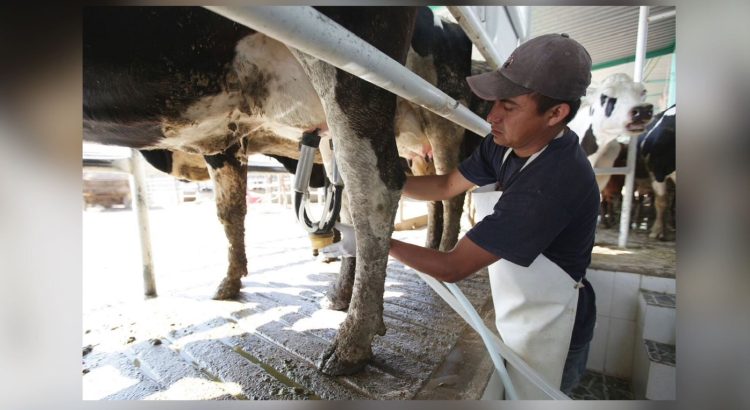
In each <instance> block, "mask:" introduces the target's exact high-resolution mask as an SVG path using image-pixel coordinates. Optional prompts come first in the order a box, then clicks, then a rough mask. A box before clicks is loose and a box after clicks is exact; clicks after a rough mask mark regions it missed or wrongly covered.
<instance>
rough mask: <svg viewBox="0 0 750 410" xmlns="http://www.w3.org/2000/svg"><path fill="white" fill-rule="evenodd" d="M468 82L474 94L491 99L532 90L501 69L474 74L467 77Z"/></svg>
mask: <svg viewBox="0 0 750 410" xmlns="http://www.w3.org/2000/svg"><path fill="white" fill-rule="evenodd" d="M466 82H468V83H469V87H471V91H473V92H474V94H476V95H477V96H478V97H479V98H481V99H483V100H489V101H494V100H502V99H504V98H512V97H516V96H519V95H521V94H528V93H530V92H531V91H532V90H529V89H528V88H524V87H522V86H520V85H518V84H516V83H514V82H513V81H510V80H509V79H507V78H506V77H505V76H504V75H502V74H501V73H500V72H499V71H490V72H488V73H483V74H478V75H472V76H470V77H466Z"/></svg>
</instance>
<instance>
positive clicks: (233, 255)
mask: <svg viewBox="0 0 750 410" xmlns="http://www.w3.org/2000/svg"><path fill="white" fill-rule="evenodd" d="M237 150H238V146H237V145H235V146H232V147H230V148H229V149H227V150H226V151H224V152H222V153H220V154H215V155H206V156H205V159H206V163H207V164H208V170H209V174H210V175H211V179H212V180H213V182H214V187H215V193H216V213H217V215H218V217H219V220H220V221H221V223H222V225H224V232H225V233H226V235H227V241H228V242H229V252H228V253H229V255H228V257H229V267H228V269H227V276H226V277H225V278H224V280H223V281H222V282H221V284H220V285H219V288H218V289H217V290H216V294H215V295H214V299H233V298H235V297H236V296H237V295H238V294H239V291H240V288H241V287H242V277H243V276H246V275H247V256H246V254H245V215H246V214H247V202H246V199H245V195H246V190H247V164H243V163H241V162H240V161H239V160H238V159H237V157H236V156H235V154H236V152H237Z"/></svg>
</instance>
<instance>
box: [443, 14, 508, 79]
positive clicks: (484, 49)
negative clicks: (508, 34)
mask: <svg viewBox="0 0 750 410" xmlns="http://www.w3.org/2000/svg"><path fill="white" fill-rule="evenodd" d="M448 11H450V13H451V14H452V15H453V17H454V18H455V19H456V21H457V22H458V24H459V25H461V28H463V30H464V32H465V33H466V35H467V36H469V38H470V39H471V42H472V43H474V45H475V46H477V49H478V50H479V52H480V53H482V56H484V59H485V60H487V63H488V64H489V65H490V67H492V68H493V69H497V68H498V67H500V65H501V64H502V63H503V58H502V57H501V56H500V53H499V52H498V51H497V48H495V46H494V44H492V41H491V40H490V38H489V37H488V36H487V33H486V32H485V31H484V28H483V27H482V23H481V22H480V21H479V18H478V17H477V15H476V14H474V11H473V10H472V9H471V7H469V6H448Z"/></svg>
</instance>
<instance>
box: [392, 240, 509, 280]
mask: <svg viewBox="0 0 750 410" xmlns="http://www.w3.org/2000/svg"><path fill="white" fill-rule="evenodd" d="M390 255H391V256H393V257H394V258H396V259H398V260H399V261H401V262H403V263H404V264H405V265H408V266H411V267H412V268H414V269H416V270H418V271H420V272H424V273H426V274H428V275H430V276H432V277H433V278H435V279H437V280H441V281H443V282H450V283H453V282H457V281H459V280H461V279H463V278H465V277H467V276H469V275H471V274H472V273H474V272H476V271H478V270H479V269H482V268H483V267H485V266H488V265H490V264H492V263H493V262H495V261H497V260H499V259H500V258H498V257H497V256H495V255H494V254H492V253H490V252H488V251H486V250H484V249H483V248H482V247H480V246H479V245H477V244H475V243H474V242H473V241H472V240H471V239H469V238H468V237H466V236H464V237H463V238H461V240H460V241H458V243H457V244H456V247H455V248H453V250H451V251H449V252H441V251H436V250H434V249H430V248H423V247H421V246H418V245H412V244H410V243H406V242H401V241H399V240H396V239H391V251H390Z"/></svg>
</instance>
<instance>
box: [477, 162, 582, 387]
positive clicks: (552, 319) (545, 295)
mask: <svg viewBox="0 0 750 410" xmlns="http://www.w3.org/2000/svg"><path fill="white" fill-rule="evenodd" d="M542 151H544V149H542ZM542 151H539V152H537V153H536V154H534V155H532V156H531V157H530V158H529V159H528V160H527V161H526V164H524V167H526V166H527V165H528V164H529V163H531V162H532V161H533V160H534V159H536V157H537V156H538V155H539V154H541V152H542ZM509 153H510V150H508V151H507V152H506V155H505V156H504V157H503V161H505V159H506V158H507V157H508V154H509ZM521 170H523V168H521ZM519 172H520V171H519ZM518 177H519V178H522V177H523V176H522V175H519V176H518ZM494 188H495V185H494V184H492V185H486V186H484V187H481V188H478V189H477V190H475V191H474V192H473V193H472V195H473V200H474V204H475V207H476V216H477V220H481V219H483V218H484V217H485V216H487V215H491V214H492V213H493V212H494V209H493V208H494V206H495V204H496V203H497V201H498V200H499V199H500V196H501V195H502V192H501V191H494ZM488 270H489V276H490V286H491V289H492V301H493V303H494V305H495V317H496V319H495V324H496V326H497V330H498V332H499V333H500V337H501V338H502V339H503V341H504V342H505V344H507V345H508V347H509V348H511V349H512V350H513V351H514V352H515V353H517V354H518V355H519V356H521V358H523V360H524V361H526V362H527V363H528V364H529V366H531V367H532V368H533V369H534V370H536V371H537V372H538V373H539V374H540V375H541V376H542V377H543V378H544V379H545V380H546V381H547V382H548V383H549V384H550V385H551V386H553V387H556V388H560V382H561V381H562V371H563V367H564V365H565V359H566V358H567V356H568V348H569V347H570V338H571V335H572V332H573V323H574V321H575V316H576V309H577V306H578V289H579V288H580V287H581V286H582V285H581V283H580V282H576V281H574V280H573V278H571V277H570V275H568V274H567V273H566V272H565V271H564V270H563V269H562V268H560V267H559V266H557V265H556V264H555V263H554V262H552V261H550V260H549V259H548V258H547V257H545V256H544V255H541V254H540V255H539V256H537V258H536V259H535V260H534V261H533V262H532V263H531V265H529V267H527V268H525V267H523V266H520V265H516V264H515V263H512V262H509V261H507V260H505V259H501V260H499V261H497V262H495V263H493V264H492V265H490V266H489V267H488ZM508 374H509V375H510V378H511V380H512V382H513V386H514V387H515V389H516V392H517V393H518V398H519V399H523V400H534V399H548V398H549V397H547V396H546V395H545V394H544V393H542V391H541V390H539V388H537V387H536V386H535V385H534V384H533V383H531V382H529V381H528V379H526V378H525V377H523V376H522V375H521V374H520V373H519V372H518V371H516V369H514V368H513V367H512V366H509V367H508Z"/></svg>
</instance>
